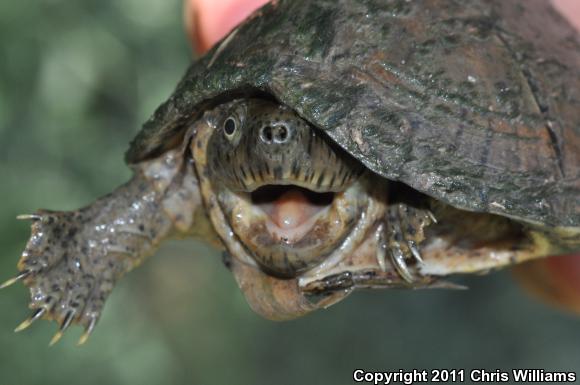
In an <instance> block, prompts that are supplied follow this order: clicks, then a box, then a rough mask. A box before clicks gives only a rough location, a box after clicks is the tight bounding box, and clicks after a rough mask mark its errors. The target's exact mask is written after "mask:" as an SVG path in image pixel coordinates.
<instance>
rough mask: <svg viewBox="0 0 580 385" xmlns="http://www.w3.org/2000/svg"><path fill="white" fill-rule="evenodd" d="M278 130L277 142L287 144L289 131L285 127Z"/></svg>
mask: <svg viewBox="0 0 580 385" xmlns="http://www.w3.org/2000/svg"><path fill="white" fill-rule="evenodd" d="M277 128H278V130H277V131H278V132H277V134H278V135H276V139H277V142H279V143H282V142H285V141H286V139H287V138H288V129H287V128H286V126H284V125H282V126H279V127H277Z"/></svg>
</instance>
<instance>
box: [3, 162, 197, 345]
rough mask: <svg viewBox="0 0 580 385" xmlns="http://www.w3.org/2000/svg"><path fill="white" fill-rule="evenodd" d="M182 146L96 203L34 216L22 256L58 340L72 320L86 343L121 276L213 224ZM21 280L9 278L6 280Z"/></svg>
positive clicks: (22, 269)
mask: <svg viewBox="0 0 580 385" xmlns="http://www.w3.org/2000/svg"><path fill="white" fill-rule="evenodd" d="M185 160H186V159H185V158H184V157H183V155H182V152H181V151H171V152H169V153H167V154H165V155H164V156H162V157H160V158H158V159H156V160H153V161H150V162H144V163H142V164H140V165H139V166H137V167H135V170H134V175H133V178H132V179H131V180H130V181H129V182H127V183H126V184H124V185H122V186H120V187H119V188H117V189H116V190H115V191H113V192H112V193H111V194H108V195H106V196H104V197H102V198H100V199H98V200H97V201H95V202H94V203H93V204H91V205H90V206H87V207H85V208H82V209H80V210H78V211H73V212H58V211H46V210H41V211H38V212H37V213H35V214H33V215H30V216H26V219H31V220H32V221H33V223H32V236H31V238H30V240H29V241H28V244H27V245H26V248H25V250H24V252H23V254H22V258H21V259H20V261H19V262H18V270H19V274H18V276H17V277H19V279H22V280H23V282H24V284H25V285H26V286H28V287H29V288H30V293H31V302H30V308H31V309H33V313H32V315H31V316H30V318H28V319H27V320H25V321H24V322H23V323H22V324H21V325H19V326H18V327H17V328H16V331H20V330H22V329H25V328H26V327H28V326H30V324H31V323H32V322H33V321H35V320H36V319H38V318H44V319H48V320H55V321H57V322H58V323H59V324H60V327H59V331H58V332H57V333H56V334H55V336H54V337H53V339H52V341H51V344H52V343H55V342H56V341H58V340H59V339H60V338H61V336H62V335H63V332H64V331H65V330H66V329H67V328H68V327H69V326H70V325H71V324H79V325H82V326H83V327H84V328H85V333H84V334H83V335H82V336H81V339H80V340H79V343H84V342H85V341H86V340H87V338H88V336H89V335H90V333H91V332H92V331H93V329H94V326H95V324H96V323H97V321H98V319H99V318H100V316H101V312H102V309H103V305H104V303H105V301H106V299H107V297H108V295H109V293H110V292H111V290H112V289H113V287H114V285H115V283H116V282H117V281H118V280H119V279H120V278H121V277H122V276H123V275H125V273H127V272H128V271H130V270H132V269H133V268H134V267H136V266H138V265H139V264H141V262H142V261H143V260H144V258H145V257H146V256H148V255H151V254H152V253H153V252H154V251H155V249H156V248H157V246H158V245H159V243H160V242H162V241H163V240H164V239H166V238H168V237H171V236H178V235H182V234H185V233H188V232H189V233H192V234H194V233H195V231H192V230H191V229H192V224H193V221H194V219H195V220H196V221H197V225H198V226H196V228H195V230H196V231H198V230H201V231H205V229H207V226H204V225H203V218H205V214H204V211H203V210H200V209H201V208H202V207H201V201H200V199H199V192H198V187H197V179H196V178H195V175H194V173H193V170H192V165H191V163H188V162H185ZM13 282H14V279H13V280H10V281H8V282H7V283H6V284H5V285H4V286H7V285H9V284H11V283H13Z"/></svg>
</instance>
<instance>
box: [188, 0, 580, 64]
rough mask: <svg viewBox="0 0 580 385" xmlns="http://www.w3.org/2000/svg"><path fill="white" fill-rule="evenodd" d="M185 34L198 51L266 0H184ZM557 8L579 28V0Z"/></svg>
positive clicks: (561, 0) (557, 0)
mask: <svg viewBox="0 0 580 385" xmlns="http://www.w3.org/2000/svg"><path fill="white" fill-rule="evenodd" d="M184 1H185V4H184V15H185V26H186V30H187V34H188V36H189V38H190V40H191V42H192V44H193V46H194V48H195V50H196V51H197V52H198V53H203V52H205V51H207V50H208V49H210V48H211V46H212V45H214V44H215V43H216V42H217V41H219V40H220V39H221V38H222V37H224V36H225V35H227V33H228V32H229V31H231V30H232V29H233V28H234V27H235V26H236V25H237V24H239V23H240V22H241V21H242V20H244V19H245V18H246V17H247V16H248V15H250V14H251V13H252V12H253V11H254V10H256V9H258V8H259V7H260V6H262V5H264V4H266V3H267V2H268V0H184ZM552 2H553V3H554V5H555V6H556V8H557V9H558V10H559V11H560V12H561V13H562V14H563V15H564V16H565V17H566V18H567V19H568V20H569V21H570V22H571V23H572V25H574V26H575V27H576V28H578V30H580V1H578V0H552Z"/></svg>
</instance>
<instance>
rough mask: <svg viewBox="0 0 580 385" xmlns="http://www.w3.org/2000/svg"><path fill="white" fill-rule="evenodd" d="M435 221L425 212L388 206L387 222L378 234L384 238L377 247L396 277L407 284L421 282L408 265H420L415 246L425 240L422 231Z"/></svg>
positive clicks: (421, 260)
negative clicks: (391, 266) (386, 258)
mask: <svg viewBox="0 0 580 385" xmlns="http://www.w3.org/2000/svg"><path fill="white" fill-rule="evenodd" d="M436 222H437V220H436V219H435V217H434V216H433V214H432V213H431V212H430V211H429V210H426V209H418V208H415V207H412V206H408V205H406V204H403V203H399V204H395V205H393V206H391V207H389V210H388V214H387V223H386V224H384V225H383V226H384V232H381V236H382V237H384V238H383V239H380V242H379V244H380V245H382V246H383V248H382V249H383V250H384V253H385V254H387V255H388V256H389V257H390V260H391V262H392V264H393V265H394V266H395V269H396V270H397V272H398V273H399V274H400V276H401V277H402V278H403V279H404V280H405V282H407V283H408V284H410V285H414V284H415V283H416V282H417V281H418V280H421V279H422V278H421V277H417V276H416V274H415V273H413V272H412V271H411V270H410V269H409V266H410V265H415V266H416V265H420V264H422V263H423V259H422V258H421V253H420V252H419V247H418V246H419V244H420V243H421V242H422V241H423V240H424V239H425V235H424V232H423V230H424V229H425V227H427V226H429V225H431V224H433V223H436ZM379 258H381V256H379ZM382 258H384V256H383V257H382ZM383 263H384V262H383Z"/></svg>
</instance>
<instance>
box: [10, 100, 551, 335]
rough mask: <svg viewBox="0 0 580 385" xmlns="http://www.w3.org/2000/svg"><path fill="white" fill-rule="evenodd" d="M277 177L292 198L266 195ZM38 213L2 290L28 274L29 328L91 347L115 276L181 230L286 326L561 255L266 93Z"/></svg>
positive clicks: (206, 118) (231, 105)
mask: <svg viewBox="0 0 580 385" xmlns="http://www.w3.org/2000/svg"><path fill="white" fill-rule="evenodd" d="M244 114H245V115H244ZM230 119H233V121H234V123H235V124H234V126H232V125H231V124H229V123H228V124H226V122H227V121H228V120H230ZM259 141H262V144H260V142H259ZM264 143H265V144H266V146H264ZM260 146H262V147H260ZM269 146H270V147H269ZM271 184H275V185H278V186H277V187H276V188H275V189H277V190H280V191H281V192H280V191H279V192H278V193H276V194H281V195H279V196H278V195H276V194H274V195H275V196H274V197H263V196H261V197H259V198H258V201H256V199H257V198H256V196H255V194H254V193H255V192H256V191H260V190H259V189H260V188H261V187H263V186H264V185H271ZM296 186H300V189H299V188H297V187H296ZM305 189H307V190H310V192H307V191H306V190H305ZM267 191H269V190H267ZM304 191H306V192H304ZM316 194H319V195H316ZM308 195H310V196H311V197H310V198H312V199H313V200H314V201H313V202H314V203H313V202H310V200H309V199H310V198H308V197H307V196H308ZM321 196H322V197H323V198H321ZM268 199H271V202H269V201H268ZM264 200H265V202H264ZM312 206H317V207H315V208H313V207H312ZM265 207H266V208H265ZM268 207H269V208H268ZM431 210H433V211H434V212H435V215H433V213H432V211H431ZM296 211H304V212H296ZM268 212H269V213H268ZM27 218H28V219H32V220H33V224H32V236H31V238H30V240H29V242H28V244H27V246H26V249H25V251H24V253H23V255H22V258H21V260H20V261H19V263H18V269H19V274H18V275H17V276H16V278H14V279H11V280H9V281H7V282H6V283H5V284H3V285H0V288H2V287H5V286H8V285H10V284H12V283H14V282H16V281H18V280H23V282H24V284H25V285H26V286H28V287H29V288H30V291H31V298H32V299H31V303H30V307H31V308H32V309H33V314H32V315H31V317H30V318H28V319H27V320H25V321H24V322H23V323H22V324H21V325H20V326H18V327H17V329H16V330H17V331H18V330H22V329H24V328H26V327H28V326H29V325H30V324H31V323H32V322H33V321H34V320H36V319H38V318H45V319H49V320H55V321H57V322H58V323H59V324H60V327H59V331H58V332H57V333H56V335H55V336H54V338H53V340H52V341H51V343H54V342H56V341H58V340H59V339H60V337H61V336H62V335H63V333H64V331H65V330H66V329H67V328H68V327H69V326H70V325H71V324H79V325H82V326H83V327H84V328H85V333H84V334H83V335H82V337H81V339H80V341H79V342H80V343H83V342H85V341H86V339H87V338H88V336H89V334H90V333H91V332H92V330H93V329H94V326H95V324H96V323H97V321H98V319H99V317H100V315H101V312H102V309H103V306H104V303H105V301H106V298H107V296H108V295H109V293H110V292H111V290H112V289H113V287H114V285H115V283H116V282H117V281H118V280H119V279H120V278H121V277H122V276H123V275H124V274H126V273H127V272H128V271H130V270H131V269H133V268H134V267H136V266H138V265H139V264H140V263H141V262H142V261H143V260H144V258H145V257H146V256H148V255H150V254H152V253H153V252H154V250H155V249H156V248H157V246H158V245H159V243H160V242H162V241H163V240H165V239H167V238H170V237H183V236H194V237H198V238H202V239H204V240H206V241H208V242H211V243H213V244H215V245H217V246H218V247H220V246H221V247H224V246H225V248H226V250H227V252H228V253H229V255H230V258H228V261H227V266H228V267H229V268H230V269H231V271H232V272H233V274H234V276H235V278H236V281H237V282H238V285H239V286H240V288H241V290H242V291H243V293H244V295H245V296H246V299H247V300H248V302H249V304H250V306H251V307H252V308H253V309H254V310H255V311H256V312H258V313H260V314H261V315H263V316H265V317H267V318H270V319H275V320H284V319H291V318H295V317H298V316H302V315H304V314H307V313H309V312H311V311H313V310H316V309H319V308H322V307H327V306H330V305H332V304H334V303H336V302H338V301H340V300H341V299H343V298H344V297H346V296H347V295H348V294H350V293H351V292H352V291H354V290H355V289H361V288H391V287H405V288H423V287H454V286H453V285H452V284H448V283H445V282H441V281H439V277H441V276H445V275H449V274H453V273H458V272H481V271H485V270H488V269H491V268H497V267H500V266H507V265H509V264H513V263H518V262H522V261H525V260H528V259H531V258H535V257H538V256H545V255H548V254H551V253H553V252H554V249H553V248H552V244H551V243H550V242H549V239H548V238H547V237H546V236H545V235H542V234H541V232H539V231H537V230H533V229H532V228H531V227H526V226H523V225H520V224H518V223H516V222H513V221H511V220H509V219H507V218H502V217H498V216H494V215H490V214H476V213H467V212H464V211H461V210H457V209H453V208H451V207H449V206H445V205H441V204H438V203H437V202H434V201H433V200H432V199H431V198H428V197H426V196H423V195H421V194H418V193H417V192H413V190H410V189H409V188H405V187H404V186H401V185H398V184H396V183H392V182H389V181H387V180H385V179H383V178H380V177H377V176H375V175H374V174H372V173H370V172H368V171H364V170H363V169H362V168H361V167H360V165H358V164H356V163H354V162H353V160H352V158H350V157H349V156H348V155H346V154H344V152H342V150H340V149H338V148H336V147H335V146H333V145H331V144H328V142H326V141H325V140H324V139H323V138H322V136H321V134H320V133H318V132H317V131H315V130H314V129H313V128H312V127H310V125H309V124H308V123H306V122H305V121H304V120H302V119H301V118H300V117H299V116H298V115H297V114H295V113H294V112H292V111H290V110H288V109H287V108H284V107H282V106H280V105H278V104H276V103H274V102H271V101H265V100H257V99H246V100H235V101H232V102H228V103H224V104H222V105H219V106H217V107H215V108H214V109H212V110H209V111H207V112H206V113H205V114H204V115H203V116H202V117H200V118H199V119H198V120H197V121H195V122H193V123H192V124H191V125H190V127H189V128H188V129H187V132H186V133H185V135H184V139H183V143H182V145H181V146H179V147H178V148H175V149H173V150H171V151H168V152H166V153H165V154H163V155H162V156H160V157H158V158H156V159H153V160H150V161H145V162H141V163H139V164H138V165H136V166H135V167H134V176H133V178H132V179H131V180H130V181H129V182H128V183H126V184H125V185H123V186H121V187H119V188H118V189H117V190H115V191H114V192H113V193H111V194H109V195H107V196H104V197H102V198H100V199H98V200H97V201H96V202H94V203H93V204H92V205H90V206H87V207H85V208H83V209H80V210H78V211H73V212H52V211H44V210H42V211H39V212H37V213H36V214H33V215H31V216H27ZM437 218H438V219H439V222H437ZM285 220H289V221H290V222H292V221H294V220H296V221H298V222H300V221H303V222H304V223H302V224H300V223H298V224H292V225H291V226H286V224H285V222H284V221H285ZM301 226H302V227H304V226H306V227H304V228H303V229H302V227H301ZM280 234H282V235H280ZM220 241H221V243H220Z"/></svg>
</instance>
